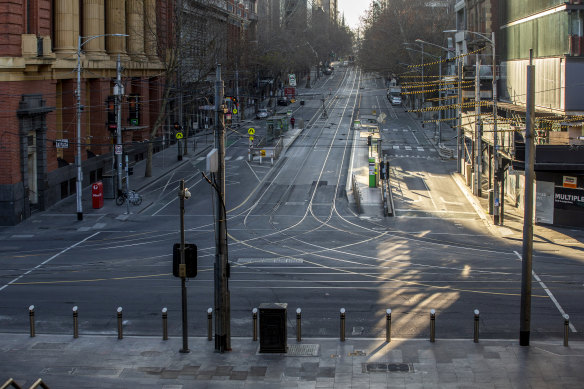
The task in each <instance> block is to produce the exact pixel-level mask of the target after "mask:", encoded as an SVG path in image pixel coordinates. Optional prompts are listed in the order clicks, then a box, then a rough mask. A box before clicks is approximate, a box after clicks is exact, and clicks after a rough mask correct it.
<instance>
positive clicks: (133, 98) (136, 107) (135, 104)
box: [128, 94, 140, 126]
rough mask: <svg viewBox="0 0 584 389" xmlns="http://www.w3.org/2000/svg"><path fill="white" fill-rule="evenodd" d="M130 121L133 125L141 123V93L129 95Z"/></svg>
mask: <svg viewBox="0 0 584 389" xmlns="http://www.w3.org/2000/svg"><path fill="white" fill-rule="evenodd" d="M128 121H129V122H130V125H132V126H138V125H139V124H140V95H136V94H132V95H130V96H128Z"/></svg>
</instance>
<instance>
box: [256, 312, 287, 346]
mask: <svg viewBox="0 0 584 389" xmlns="http://www.w3.org/2000/svg"><path fill="white" fill-rule="evenodd" d="M287 308H288V304H286V303H264V304H260V353H285V352H286V348H287V328H286V323H287V319H286V316H287V314H286V312H287Z"/></svg>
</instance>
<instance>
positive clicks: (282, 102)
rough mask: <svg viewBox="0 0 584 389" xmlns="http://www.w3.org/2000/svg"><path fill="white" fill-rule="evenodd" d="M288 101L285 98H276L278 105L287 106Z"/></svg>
mask: <svg viewBox="0 0 584 389" xmlns="http://www.w3.org/2000/svg"><path fill="white" fill-rule="evenodd" d="M288 104H290V101H289V100H288V98H287V97H278V105H288Z"/></svg>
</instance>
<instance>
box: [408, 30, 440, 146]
mask: <svg viewBox="0 0 584 389" xmlns="http://www.w3.org/2000/svg"><path fill="white" fill-rule="evenodd" d="M418 40H419V39H416V42H417V41H418ZM422 47H424V46H423V45H422ZM406 50H409V51H418V52H420V50H416V49H412V48H409V47H406ZM421 53H422V58H424V55H429V56H430V57H432V58H435V59H436V58H437V59H438V61H439V62H438V66H439V74H440V77H439V78H441V77H442V57H440V56H436V55H434V54H430V53H428V52H424V51H423V50H422V51H421ZM438 89H440V87H438ZM440 96H441V93H440V91H438V97H440ZM438 104H439V105H440V106H442V102H441V100H440V99H439V100H438ZM422 109H424V63H423V61H422ZM439 115H440V119H442V112H441V111H439ZM422 119H423V118H422ZM438 123H441V121H440V120H439V121H438ZM439 125H440V124H439ZM422 127H424V122H423V121H422ZM441 131H442V127H439V133H441ZM439 140H440V141H441V140H442V135H440V137H439Z"/></svg>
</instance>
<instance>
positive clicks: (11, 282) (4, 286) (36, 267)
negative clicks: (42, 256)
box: [0, 231, 100, 292]
mask: <svg viewBox="0 0 584 389" xmlns="http://www.w3.org/2000/svg"><path fill="white" fill-rule="evenodd" d="M99 233H100V232H99V231H98V232H96V233H94V234H93V235H89V236H88V237H86V238H85V239H83V240H80V241H79V242H77V243H75V244H73V245H71V246H69V247H67V248H65V249H63V250H61V251H60V252H58V253H57V254H55V255H53V256H52V257H50V258H49V259H47V260H45V261H44V262H42V263H40V264H38V265H36V266H35V267H33V268H32V269H29V270H28V271H27V272H26V273H24V274H21V275H19V276H18V277H16V278H15V279H13V280H12V281H10V282H8V283H7V284H6V285H3V286H2V287H0V292H1V291H3V290H4V289H6V288H7V287H8V286H9V285H11V284H13V283H15V282H16V281H18V280H19V279H21V278H22V277H23V276H25V275H27V274H29V273H31V272H32V271H33V270H36V269H38V268H39V267H41V266H43V265H46V264H47V263H49V262H51V261H52V260H53V259H55V258H57V257H58V256H59V255H61V254H64V253H66V252H67V251H69V250H71V249H73V248H75V247H77V246H79V245H80V244H82V243H84V242H86V241H87V240H89V239H91V238H93V237H94V236H96V235H98V234H99Z"/></svg>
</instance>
